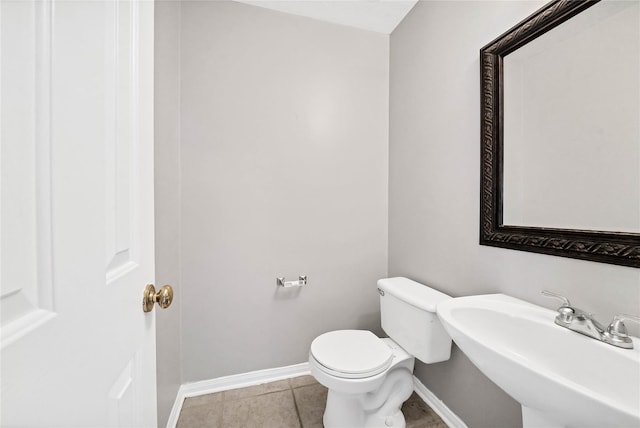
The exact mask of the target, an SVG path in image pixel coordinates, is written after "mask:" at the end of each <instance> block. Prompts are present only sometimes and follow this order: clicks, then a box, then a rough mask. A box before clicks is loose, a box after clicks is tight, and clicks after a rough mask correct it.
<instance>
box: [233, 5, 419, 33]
mask: <svg viewBox="0 0 640 428" xmlns="http://www.w3.org/2000/svg"><path fill="white" fill-rule="evenodd" d="M235 1H238V2H240V3H246V4H250V5H254V6H259V7H264V8H267V9H273V10H277V11H280V12H285V13H291V14H294V15H300V16H306V17H309V18H313V19H317V20H320V21H327V22H332V23H334V24H342V25H347V26H349V27H355V28H360V29H362V30H369V31H375V32H377V33H383V34H391V32H392V31H393V30H394V29H395V28H396V26H397V25H398V24H399V23H400V21H402V20H403V19H404V17H405V16H406V15H407V13H409V11H410V10H411V8H412V7H413V6H414V5H415V4H416V3H417V1H418V0H235Z"/></svg>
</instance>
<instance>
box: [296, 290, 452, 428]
mask: <svg viewBox="0 0 640 428" xmlns="http://www.w3.org/2000/svg"><path fill="white" fill-rule="evenodd" d="M378 291H379V293H380V310H381V315H382V317H381V319H382V328H383V330H385V332H386V333H387V334H389V336H390V337H389V338H383V339H381V338H378V337H377V336H376V335H375V334H373V333H372V332H370V331H366V330H337V331H331V332H328V333H324V334H322V335H320V336H318V337H317V338H316V339H314V340H313V342H312V344H311V347H310V350H309V366H310V369H311V374H312V375H313V376H314V377H315V379H316V380H317V381H318V382H319V383H320V384H322V385H324V386H325V387H327V389H328V395H327V404H326V407H325V412H324V416H323V423H324V426H325V428H360V427H367V428H374V427H395V428H404V427H405V426H406V423H405V419H404V415H403V414H402V411H401V410H400V409H401V407H402V403H404V401H406V400H407V399H408V398H409V397H410V396H411V394H412V392H413V389H414V386H413V368H414V363H415V358H418V359H420V360H421V361H423V362H426V363H433V362H438V361H444V360H447V359H449V356H450V352H451V338H450V337H449V336H448V335H447V333H446V332H445V331H444V328H443V327H442V325H441V324H440V321H439V320H438V318H437V317H436V316H435V307H436V305H437V303H438V302H440V301H442V300H445V299H450V297H449V296H447V295H446V294H443V293H440V292H439V291H436V290H433V289H431V288H429V287H427V286H424V285H422V284H419V283H417V282H414V281H411V280H409V279H407V278H387V279H382V280H380V281H378ZM394 339H396V340H394Z"/></svg>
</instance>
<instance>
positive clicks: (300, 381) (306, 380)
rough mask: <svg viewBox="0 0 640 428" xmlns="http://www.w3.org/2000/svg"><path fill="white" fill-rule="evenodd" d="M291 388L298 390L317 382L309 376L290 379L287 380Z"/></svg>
mask: <svg viewBox="0 0 640 428" xmlns="http://www.w3.org/2000/svg"><path fill="white" fill-rule="evenodd" d="M289 383H291V388H300V387H301V386H307V385H314V384H316V383H318V381H317V380H316V379H315V378H314V377H313V376H311V375H306V376H298V377H292V378H291V379H289Z"/></svg>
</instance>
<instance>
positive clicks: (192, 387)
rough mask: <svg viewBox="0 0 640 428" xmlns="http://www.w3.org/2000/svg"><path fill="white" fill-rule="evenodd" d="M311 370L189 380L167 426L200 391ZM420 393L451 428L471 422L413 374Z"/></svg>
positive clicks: (170, 426) (294, 368)
mask: <svg viewBox="0 0 640 428" xmlns="http://www.w3.org/2000/svg"><path fill="white" fill-rule="evenodd" d="M308 374H310V371H309V363H300V364H295V365H293V366H286V367H277V368H274V369H266V370H258V371H254V372H249V373H241V374H237V375H231V376H224V377H219V378H216V379H209V380H203V381H200V382H193V383H186V384H184V385H182V386H180V389H179V390H178V395H177V396H176V401H175V402H174V403H173V408H172V409H171V414H170V415H169V420H168V421H167V428H175V427H176V424H177V423H178V417H179V416H180V411H181V410H182V403H183V402H184V399H185V398H189V397H196V396H198V395H205V394H212V393H214V392H220V391H227V390H229V389H236V388H244V387H247V386H253V385H260V384H263V383H268V382H275V381H277V380H282V379H289V378H292V377H298V376H303V375H308ZM413 381H414V385H415V391H416V394H418V396H419V397H420V398H422V400H423V401H424V402H425V403H427V405H428V406H429V407H431V408H432V409H433V411H434V412H436V413H437V414H438V416H440V418H441V419H442V420H443V421H444V423H445V424H447V425H448V426H449V427H450V428H467V425H466V424H465V423H464V422H463V421H462V419H460V418H459V417H458V416H457V415H456V414H455V413H453V412H452V411H451V409H449V408H448V407H447V406H446V405H445V404H444V403H443V402H442V400H440V399H439V398H438V397H436V396H435V395H434V394H433V392H431V391H429V390H428V389H427V387H426V386H424V384H423V383H422V382H421V381H420V380H419V379H418V378H417V377H415V376H414V377H413Z"/></svg>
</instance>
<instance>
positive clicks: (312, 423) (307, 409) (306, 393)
mask: <svg viewBox="0 0 640 428" xmlns="http://www.w3.org/2000/svg"><path fill="white" fill-rule="evenodd" d="M293 394H294V396H295V399H296V405H297V406H298V414H299V415H300V420H301V421H302V427H303V428H322V415H323V414H324V407H325V406H326V404H327V388H325V387H324V386H322V385H320V384H319V383H314V384H312V385H307V386H302V387H300V388H296V389H294V390H293Z"/></svg>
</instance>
